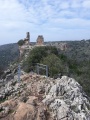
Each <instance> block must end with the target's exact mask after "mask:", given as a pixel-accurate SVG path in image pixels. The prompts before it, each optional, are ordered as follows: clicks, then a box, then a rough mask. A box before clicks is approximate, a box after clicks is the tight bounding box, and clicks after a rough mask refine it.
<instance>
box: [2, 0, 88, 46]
mask: <svg viewBox="0 0 90 120" xmlns="http://www.w3.org/2000/svg"><path fill="white" fill-rule="evenodd" d="M89 11H90V1H89V0H63V1H62V0H56V1H55V0H39V1H38V0H0V32H1V35H0V44H5V43H9V42H10V43H11V42H17V41H18V40H19V39H21V38H24V37H25V33H26V32H27V31H30V32H31V41H36V38H37V36H38V35H39V34H42V35H43V36H44V37H45V40H47V41H48V40H60V39H63V40H64V39H65V40H66V39H70V37H71V39H76V38H77V39H80V38H83V37H84V38H90V36H89V34H87V33H88V31H90V17H89V16H90V12H89ZM72 31H73V32H72ZM78 32H79V33H78ZM70 33H72V34H71V35H70ZM64 34H65V35H64ZM53 35H54V36H53Z"/></svg>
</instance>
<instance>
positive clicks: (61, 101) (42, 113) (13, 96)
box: [0, 71, 90, 120]
mask: <svg viewBox="0 0 90 120" xmlns="http://www.w3.org/2000/svg"><path fill="white" fill-rule="evenodd" d="M10 74H11V73H9V72H8V75H10ZM6 76H7V75H6ZM3 81H4V82H5V84H4V83H3ZM0 84H1V87H0V120H90V103H89V99H88V97H87V95H86V94H85V93H84V91H83V90H82V87H81V86H80V84H79V83H77V82H76V81H75V80H74V79H73V78H69V77H67V76H62V77H61V78H57V79H53V78H49V77H46V76H40V75H37V74H35V73H29V74H26V73H24V72H23V71H22V75H21V80H20V82H18V76H17V72H16V73H14V76H13V78H11V79H10V81H9V80H8V79H6V78H5V79H4V80H2V81H1V83H0Z"/></svg>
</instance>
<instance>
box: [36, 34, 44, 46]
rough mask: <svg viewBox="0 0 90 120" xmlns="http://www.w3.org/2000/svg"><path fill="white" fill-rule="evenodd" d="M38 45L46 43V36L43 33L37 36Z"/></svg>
mask: <svg viewBox="0 0 90 120" xmlns="http://www.w3.org/2000/svg"><path fill="white" fill-rule="evenodd" d="M36 45H39V46H41V45H44V38H43V36H42V35H39V36H38V38H37V41H36Z"/></svg>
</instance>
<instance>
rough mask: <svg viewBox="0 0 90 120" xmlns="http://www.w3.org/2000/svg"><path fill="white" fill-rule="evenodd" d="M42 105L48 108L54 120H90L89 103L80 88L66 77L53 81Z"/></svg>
mask: <svg viewBox="0 0 90 120" xmlns="http://www.w3.org/2000/svg"><path fill="white" fill-rule="evenodd" d="M43 103H44V104H45V105H47V106H48V107H49V109H50V110H51V112H52V117H53V118H55V120H67V119H68V120H89V119H90V103H89V101H88V99H87V98H86V95H85V93H84V92H83V90H82V87H81V86H80V85H79V83H78V82H76V81H75V80H74V79H72V78H69V77H67V76H63V77H62V78H61V79H56V80H55V85H52V87H51V88H50V91H49V92H48V94H47V95H46V98H45V99H44V100H43Z"/></svg>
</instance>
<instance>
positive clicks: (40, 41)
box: [24, 32, 44, 46]
mask: <svg viewBox="0 0 90 120" xmlns="http://www.w3.org/2000/svg"><path fill="white" fill-rule="evenodd" d="M24 45H31V43H30V33H29V32H27V33H26V38H24ZM42 45H44V37H43V36H42V35H39V36H38V37H37V40H36V44H35V46H42Z"/></svg>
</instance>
